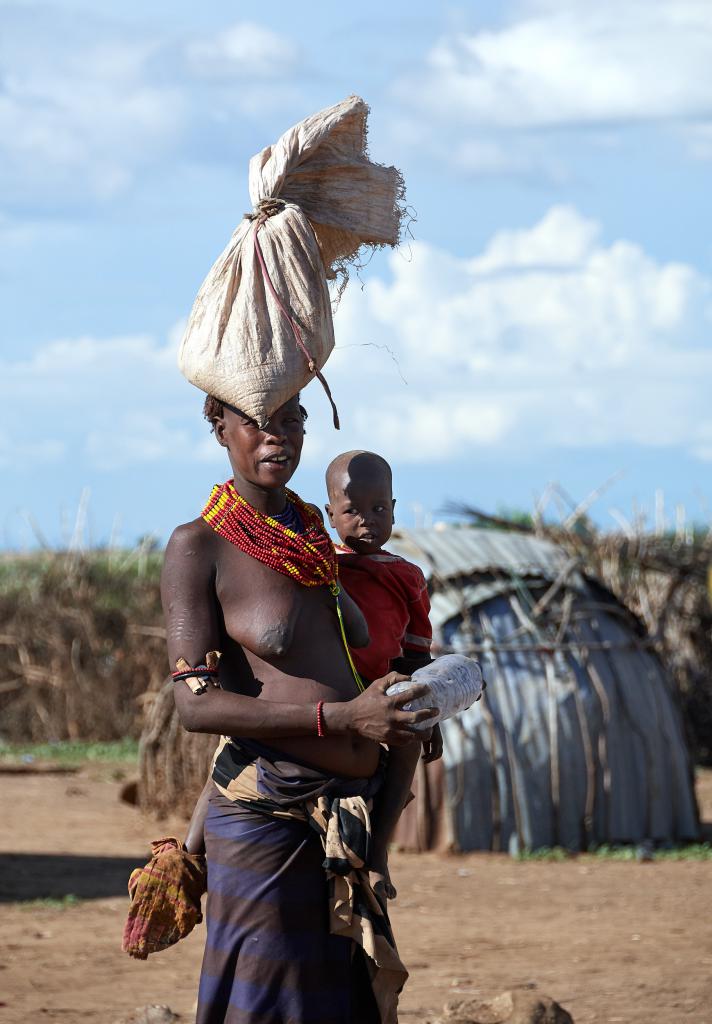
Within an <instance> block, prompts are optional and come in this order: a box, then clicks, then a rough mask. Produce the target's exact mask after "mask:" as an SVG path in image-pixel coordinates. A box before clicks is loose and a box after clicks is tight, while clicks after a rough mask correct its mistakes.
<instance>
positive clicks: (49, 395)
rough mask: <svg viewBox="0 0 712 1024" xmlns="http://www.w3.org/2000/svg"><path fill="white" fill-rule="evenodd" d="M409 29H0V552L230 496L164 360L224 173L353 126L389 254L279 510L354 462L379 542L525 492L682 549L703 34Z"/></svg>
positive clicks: (543, 2)
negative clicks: (372, 459)
mask: <svg viewBox="0 0 712 1024" xmlns="http://www.w3.org/2000/svg"><path fill="white" fill-rule="evenodd" d="M423 10H424V13H422V14H420V13H414V12H413V5H412V4H406V3H405V2H401V0H393V2H391V3H390V4H388V5H384V4H383V3H382V2H381V3H374V2H371V0H365V2H364V0H362V2H361V3H360V4H359V5H357V9H354V11H353V12H352V13H350V12H349V10H348V7H347V6H344V5H342V6H341V7H335V6H334V5H333V4H326V3H322V2H320V0H316V2H312V3H311V4H309V5H306V6H305V5H294V4H285V3H276V4H271V5H265V4H256V3H252V2H241V3H225V2H224V0H221V2H219V3H218V2H215V0H203V2H202V3H201V4H195V3H193V2H186V0H171V3H170V4H169V3H168V2H167V0H154V2H149V3H145V2H142V3H138V2H136V0H123V2H122V3H121V4H118V3H115V2H97V0H92V2H89V0H47V2H45V3H42V4H39V3H34V2H15V3H8V2H4V0H0V308H1V309H2V318H1V320H0V410H1V412H0V474H1V476H0V479H2V486H0V547H5V548H22V547H28V546H33V545H35V544H37V543H38V542H42V543H47V544H49V545H65V544H67V543H70V542H71V541H72V539H74V540H75V541H77V539H78V538H81V540H82V541H83V542H84V543H92V544H102V543H115V544H133V543H135V542H136V540H137V539H138V538H139V537H142V536H146V535H149V534H150V535H155V536H156V537H157V538H158V539H159V540H160V541H161V542H162V541H164V540H165V539H167V537H168V536H169V535H170V532H171V530H172V528H173V527H174V526H175V525H176V524H178V523H180V522H184V521H186V520H188V519H191V518H193V517H194V516H195V515H197V514H198V513H199V511H200V508H201V506H202V504H203V503H204V501H205V499H206V498H207V495H208V493H209V490H210V487H211V486H212V485H213V484H214V483H216V482H218V481H222V480H223V479H225V478H226V477H227V476H228V472H229V467H228V465H227V462H226V460H225V456H224V453H223V451H222V450H221V449H220V448H219V446H218V445H217V443H216V442H215V440H214V439H213V438H212V436H211V435H210V433H209V430H208V428H207V426H206V424H205V423H204V422H203V420H202V419H201V403H202V397H201V395H200V393H199V392H198V391H197V390H196V389H195V388H193V387H192V386H191V385H189V384H188V383H187V382H186V381H184V380H183V378H182V377H181V375H180V373H179V371H178V369H177V364H176V351H177V346H178V343H179V341H180V337H181V333H182V330H183V327H184V325H185V321H186V318H187V316H188V314H189V312H190V308H191V305H192V302H193V300H194V298H195V295H196V293H197V291H198V288H199V287H200V284H201V282H202V280H203V278H204V277H205V275H206V274H207V272H208V270H209V269H210V267H211V265H212V263H213V261H214V260H215V258H216V257H217V256H218V254H219V253H220V252H221V250H222V249H223V247H224V245H225V243H226V241H227V239H228V238H229V237H230V235H231V233H232V231H233V230H234V228H235V227H236V225H237V224H238V223H239V221H240V219H241V217H242V216H243V214H244V213H245V212H246V211H247V210H248V209H249V198H248V191H247V166H248V162H249V159H250V157H251V156H252V155H253V154H254V153H256V152H259V151H260V150H261V149H262V148H263V147H264V146H265V145H267V144H269V143H272V142H275V141H276V139H277V138H278V137H279V135H280V134H281V133H282V132H283V131H284V130H285V129H286V128H288V127H289V126H290V125H292V124H293V123H295V122H297V121H299V120H301V118H303V117H305V116H307V115H308V114H310V113H313V112H314V111H316V110H319V109H320V108H322V107H325V106H329V105H331V104H333V103H336V102H338V101H339V100H341V99H343V98H344V97H345V96H348V95H349V94H351V93H358V94H359V95H361V96H363V97H364V98H365V99H366V101H367V102H368V103H369V104H370V107H371V117H370V150H371V154H372V156H373V158H374V159H376V160H378V161H379V162H381V163H385V164H394V165H396V166H398V167H399V168H400V169H401V170H402V172H403V174H404V177H405V180H406V184H407V189H408V202H409V204H410V206H411V208H412V210H413V212H414V215H415V216H416V220H415V221H414V223H413V224H412V228H411V230H412V236H413V237H412V238H410V239H408V240H407V242H406V244H404V245H403V246H402V247H401V248H400V249H399V250H397V251H394V252H390V251H389V252H384V253H377V254H376V255H375V256H374V258H373V259H372V260H371V262H370V263H369V265H368V266H367V267H366V268H365V269H364V270H363V271H362V272H361V273H360V275H359V276H355V275H354V276H352V280H351V282H350V284H349V286H348V288H347V291H346V293H345V295H344V297H343V298H342V300H341V303H340V305H339V307H338V310H337V312H336V314H335V331H336V349H335V351H334V353H333V355H332V356H331V358H330V360H329V362H328V363H327V366H326V369H325V373H326V376H327V378H328V380H329V383H330V386H331V389H332V391H333V393H334V396H335V399H336V402H337V405H338V407H339V412H340V415H341V420H342V429H341V431H340V432H339V433H336V432H335V431H334V430H333V427H332V426H331V422H330V412H329V409H328V405H327V402H326V399H325V397H324V395H323V393H322V392H321V389H320V387H319V385H318V384H316V385H310V386H309V387H308V388H307V390H306V392H305V393H304V396H303V397H304V401H305V404H306V405H307V408H308V410H309V421H308V424H307V438H306V440H305V448H304V455H303V458H302V464H301V466H300V468H299V470H298V471H297V474H296V476H295V478H294V481H293V484H294V486H295V488H296V489H297V490H298V491H299V492H300V493H301V494H302V496H303V497H305V498H306V499H308V500H312V501H316V502H318V503H319V504H322V503H323V501H324V500H325V498H324V486H323V470H324V468H325V466H326V464H327V463H328V462H329V460H330V459H331V458H332V457H333V456H334V455H336V454H338V453H339V452H340V451H345V450H349V449H351V448H364V447H365V448H370V449H374V450H376V451H378V452H380V453H382V454H383V455H384V456H386V458H388V459H389V461H391V463H392V465H393V470H394V492H395V494H396V497H397V499H398V505H397V517H398V522H399V523H400V524H401V525H404V526H413V525H423V524H426V525H427V524H428V523H431V522H433V521H437V520H440V519H442V518H443V517H444V510H445V509H446V507H447V506H448V504H449V503H453V502H455V503H457V502H461V503H466V504H470V505H473V506H476V507H478V508H482V509H484V510H487V511H490V512H496V511H498V510H502V509H523V510H528V509H531V508H532V507H533V505H534V503H535V502H536V501H537V500H538V499H541V497H542V496H543V495H544V496H546V495H552V494H553V493H554V492H553V491H552V489H551V487H550V485H551V484H553V483H556V484H557V485H558V487H559V490H558V492H556V493H558V494H559V495H561V494H563V495H566V496H567V497H565V498H561V497H559V498H558V499H557V501H558V505H557V503H556V502H555V501H553V499H551V501H550V511H551V513H552V514H557V515H558V514H560V513H562V511H563V510H565V509H566V508H567V507H568V505H567V502H570V503H572V504H575V503H576V502H578V501H580V500H582V499H584V498H585V497H586V495H588V494H589V493H590V492H592V491H594V490H596V489H597V488H599V487H600V488H603V486H604V485H607V489H606V490H605V492H604V493H602V494H601V495H600V497H598V499H597V501H596V503H595V504H594V506H593V514H594V516H595V518H596V519H597V521H598V522H599V523H600V524H601V525H602V526H604V527H605V528H619V527H621V526H623V527H624V528H627V524H631V523H633V522H634V521H635V519H636V517H645V516H647V517H649V518H650V517H652V515H653V510H654V508H655V505H656V501H657V506H658V518H660V508H661V507H662V508H663V510H664V516H665V518H666V522H668V523H672V522H674V521H675V519H676V518H677V519H678V520H679V519H680V517H681V516H682V515H683V514H684V516H685V517H686V519H687V520H688V521H692V520H695V521H697V522H710V520H711V519H712V512H711V511H710V507H711V505H712V402H711V401H710V393H711V390H712V389H711V387H710V382H711V381H712V232H711V231H710V215H711V214H712V200H711V199H710V187H709V180H710V172H711V171H712V6H711V5H710V4H709V2H708V0H701V2H697V0H670V2H661V0H617V2H615V3H613V2H610V0H598V2H597V3H596V4H591V3H590V2H589V0H587V2H583V0H581V2H579V0H521V2H511V0H501V2H498V3H493V2H488V3H469V4H468V3H464V4H459V5H448V4H437V5H436V4H433V5H428V7H427V8H426V7H425V5H423ZM656 494H657V495H658V497H657V499H656ZM683 510H684V512H683Z"/></svg>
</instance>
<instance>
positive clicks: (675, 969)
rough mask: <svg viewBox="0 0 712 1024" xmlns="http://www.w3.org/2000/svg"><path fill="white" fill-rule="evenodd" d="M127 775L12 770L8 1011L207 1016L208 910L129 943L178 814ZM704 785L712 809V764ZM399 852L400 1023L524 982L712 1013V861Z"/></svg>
mask: <svg viewBox="0 0 712 1024" xmlns="http://www.w3.org/2000/svg"><path fill="white" fill-rule="evenodd" d="M115 775H116V772H115V771H113V772H112V770H111V769H109V768H108V767H107V766H94V767H87V768H85V769H82V771H81V772H79V773H78V774H74V775H72V774H46V775H45V774H43V775H37V774H24V775H17V774H8V773H5V772H2V773H0V815H1V817H0V821H1V822H2V828H1V829H0V922H1V928H0V1024H28V1022H36V1021H47V1022H57V1024H75V1022H83V1024H114V1022H115V1021H117V1020H118V1019H120V1018H121V1017H124V1016H126V1015H127V1014H129V1013H130V1011H131V1010H133V1009H134V1008H135V1007H137V1006H142V1005H145V1004H148V1003H166V1004H168V1005H169V1006H170V1007H171V1008H172V1009H173V1010H174V1011H176V1012H178V1013H180V1014H181V1020H185V1021H186V1022H189V1021H190V1020H191V1019H192V1016H193V1011H194V1000H195V993H196V989H197V979H198V973H199V970H200V960H201V947H202V941H203V929H202V926H201V927H200V928H198V929H196V931H195V932H194V933H193V935H191V936H190V937H189V938H188V939H187V940H186V941H184V942H182V943H180V944H179V945H178V946H177V947H174V948H173V949H170V950H167V951H166V952H164V953H161V954H159V955H157V956H154V957H152V958H151V959H149V960H148V961H147V962H144V963H142V962H137V961H133V960H130V959H129V958H128V957H127V956H125V955H124V954H123V953H122V952H121V949H120V941H121V928H122V925H123V920H124V915H125V912H126V904H127V900H126V897H125V895H124V893H125V885H126V878H127V876H128V874H129V871H130V869H131V868H132V867H133V866H134V865H136V864H138V863H142V862H143V861H144V860H145V854H146V850H147V839H149V838H155V837H156V836H157V835H158V834H159V833H160V834H163V835H165V834H170V832H171V829H170V827H166V825H165V823H164V825H161V826H157V825H156V823H155V822H152V821H150V820H146V819H144V818H142V816H141V814H140V813H139V812H138V811H137V810H135V809H134V808H132V807H130V806H128V805H126V804H124V803H122V802H120V800H119V789H120V782H119V781H117V780H116V778H115ZM699 793H700V797H701V802H702V805H703V811H704V813H703V817H705V819H706V820H710V819H712V772H707V773H703V774H702V775H701V777H700V786H699ZM178 827H179V830H180V831H181V832H182V825H180V826H178ZM392 870H393V875H394V879H395V881H396V883H397V884H398V887H399V890H400V895H399V897H398V899H397V901H396V902H395V904H394V905H393V910H392V916H393V923H394V928H395V932H396V936H397V938H398V942H399V947H400V951H401V954H402V956H403V959H404V960H405V962H406V964H407V965H408V967H409V969H410V971H411V978H410V981H409V983H408V985H407V986H406V990H405V993H404V995H403V997H402V1002H401V1007H402V1011H401V1021H402V1022H403V1024H408V1022H410V1021H413V1022H418V1024H425V1022H426V1021H427V1020H428V1019H429V1017H431V1016H432V1015H434V1014H436V1013H437V1012H438V1011H440V1010H441V1009H442V1007H443V1004H444V1003H445V1002H446V1001H448V1000H449V999H454V998H458V997H463V996H466V995H475V994H477V995H483V996H491V995H495V994H497V993H499V992H501V991H503V990H504V989H508V988H512V987H514V986H522V985H528V986H536V987H537V988H538V989H539V990H540V991H542V992H545V993H546V994H548V995H550V996H552V997H554V998H555V999H557V1000H558V1001H559V1002H560V1003H561V1004H562V1005H564V1006H565V1007H566V1008H567V1009H568V1010H569V1012H570V1013H571V1014H572V1016H573V1018H574V1020H575V1022H576V1024H583V1022H589V1021H595V1022H614V1021H615V1022H622V1024H658V1022H660V1024H663V1022H665V1024H677V1022H685V1024H687V1022H690V1024H712V913H711V911H710V904H711V901H712V862H710V861H706V862H704V861H702V862H689V861H688V862H685V861H682V862H659V863H653V864H638V863H634V862H633V863H628V862H615V861H607V860H593V859H591V858H584V859H572V860H569V861H567V862H564V863H557V862H532V861H528V862H515V861H512V860H511V859H510V858H509V857H507V856H505V855H493V854H470V855H466V856H441V855H430V854H428V855H420V856H418V855H413V854H411V855H408V854H397V855H394V857H393V866H392ZM69 894H71V895H72V896H75V897H77V900H76V902H74V903H72V901H71V900H67V899H65V901H64V903H65V905H60V904H59V903H58V901H59V900H61V899H62V898H63V897H67V896H68V895H69Z"/></svg>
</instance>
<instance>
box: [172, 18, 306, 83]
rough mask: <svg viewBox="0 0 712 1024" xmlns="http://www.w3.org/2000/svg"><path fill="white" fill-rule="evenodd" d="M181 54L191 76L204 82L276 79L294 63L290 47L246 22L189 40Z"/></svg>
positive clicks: (291, 44)
mask: <svg viewBox="0 0 712 1024" xmlns="http://www.w3.org/2000/svg"><path fill="white" fill-rule="evenodd" d="M185 50H186V58H187V60H188V64H189V67H190V69H191V70H192V72H193V73H194V74H195V75H203V76H205V77H207V78H216V77H222V76H224V77H227V78H244V79H249V78H254V77H259V78H277V77H279V76H280V75H284V74H285V73H286V72H289V71H292V70H294V68H295V66H296V64H297V60H298V50H297V48H296V47H295V46H294V45H293V43H291V42H290V41H289V40H288V39H286V38H285V37H284V36H281V35H278V34H277V33H276V32H272V31H271V30H270V29H267V28H264V27H263V26H262V25H257V24H255V23H254V22H250V21H241V22H237V23H236V24H234V25H229V26H228V27H227V28H225V29H223V30H222V31H220V32H217V33H215V34H214V35H212V36H207V37H204V38H202V39H196V40H193V41H191V42H189V43H188V44H187V45H186V48H185Z"/></svg>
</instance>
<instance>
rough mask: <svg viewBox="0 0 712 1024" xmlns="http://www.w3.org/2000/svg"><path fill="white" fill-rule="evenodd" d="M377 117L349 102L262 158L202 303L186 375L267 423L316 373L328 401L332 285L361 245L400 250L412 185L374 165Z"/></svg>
mask: <svg viewBox="0 0 712 1024" xmlns="http://www.w3.org/2000/svg"><path fill="white" fill-rule="evenodd" d="M367 116H368V107H367V106H366V104H365V103H364V101H363V100H362V99H360V98H359V97H358V96H350V97H349V98H348V99H346V100H344V101H343V102H342V103H338V104H337V105H336V106H334V107H329V108H328V109H326V110H322V111H320V112H319V113H318V114H314V115H312V116H311V117H308V118H306V119H305V120H304V121H301V122H300V123H299V124H297V125H295V126H294V127H293V128H290V129H289V131H287V132H285V133H284V135H283V136H282V137H281V138H280V139H279V141H278V142H277V143H276V144H275V145H274V146H268V147H267V148H266V149H263V150H262V152H261V153H260V154H258V155H257V156H255V157H253V158H252V160H251V161H250V174H249V188H250V199H251V201H252V204H253V207H254V212H253V213H252V214H247V215H246V216H245V218H244V219H243V220H242V222H241V223H240V225H239V226H238V228H237V229H236V231H235V233H234V234H233V236H232V238H231V239H230V241H229V243H228V245H227V248H226V249H225V251H224V252H223V253H222V254H221V255H220V256H219V257H218V259H217V261H216V262H215V264H214V265H213V267H212V269H211V270H210V273H209V274H208V276H207V277H206V279H205V281H204V282H203V285H202V287H201V289H200V291H199V292H198V296H197V298H196V300H195V303H194V305H193V309H192V312H191V314H190V318H189V320H188V326H187V328H186V331H185V335H184V336H183V341H182V343H181V346H180V351H179V355H178V365H179V367H180V370H181V372H182V373H183V375H184V376H185V377H187V379H188V380H189V381H190V382H191V384H195V385H196V387H198V388H200V389H201V390H202V391H205V392H206V393H207V394H211V395H214V396H215V397H216V398H219V399H220V400H221V401H223V402H227V403H228V404H229V405H232V406H234V407H236V408H238V409H240V410H241V411H242V412H244V413H246V414H247V415H248V416H250V417H252V418H253V419H255V420H256V421H257V422H258V423H259V424H260V426H264V425H265V424H266V423H267V421H268V420H269V417H270V416H271V415H272V413H273V412H274V411H275V410H276V409H278V408H279V406H280V405H282V404H283V403H284V402H286V401H287V399H289V398H291V397H292V396H293V395H295V394H296V393H297V392H298V391H300V390H301V388H303V387H304V386H305V385H306V384H308V383H309V381H310V380H312V379H313V377H314V376H315V375H316V376H318V377H319V378H320V379H321V380H322V383H323V384H324V386H325V388H326V391H327V394H329V390H328V387H326V382H325V381H324V380H323V377H322V376H321V372H320V371H321V368H322V367H323V365H324V363H325V362H326V360H327V359H328V357H329V354H330V353H331V351H332V349H333V347H334V328H333V323H332V318H331V300H330V295H329V288H328V283H327V279H329V280H333V279H334V278H335V277H336V276H337V274H338V273H339V272H340V271H345V268H346V265H347V264H348V263H349V261H350V260H352V259H354V257H355V256H356V254H357V253H358V251H359V249H360V248H361V247H362V246H364V245H366V246H373V247H378V246H382V245H396V244H397V243H398V240H399V233H400V222H401V215H402V211H403V196H404V185H403V179H402V177H401V175H400V172H399V171H398V170H396V168H395V167H383V166H381V165H380V164H375V163H372V162H371V161H370V160H369V158H368V153H367V149H366V121H367ZM329 397H330V398H331V396H330V395H329ZM332 407H333V408H334V425H335V426H338V417H337V414H336V408H335V406H334V403H333V401H332Z"/></svg>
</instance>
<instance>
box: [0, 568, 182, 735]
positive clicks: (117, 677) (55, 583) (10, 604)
mask: <svg viewBox="0 0 712 1024" xmlns="http://www.w3.org/2000/svg"><path fill="white" fill-rule="evenodd" d="M161 561H162V556H161V555H160V554H149V553H147V552H146V551H143V550H141V549H138V550H136V551H132V552H111V553H107V552H102V551H96V552H93V553H90V554H87V555H80V554H72V553H66V552H41V553H38V554H36V555H31V556H29V555H26V556H17V557H12V556H5V557H3V558H2V559H0V719H1V720H2V735H1V736H0V738H1V739H2V740H4V741H6V742H23V741H32V742H55V741H57V740H80V739H81V740H112V739H120V738H121V737H124V736H138V734H139V733H140V730H141V725H142V719H143V714H142V702H143V701H144V699H145V694H146V692H147V691H150V690H152V689H155V688H156V687H158V686H159V685H160V684H161V682H162V680H163V678H164V677H165V675H166V669H167V662H166V654H165V635H164V631H163V628H162V614H161V608H160V600H159V594H158V576H159V572H160V564H161Z"/></svg>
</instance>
